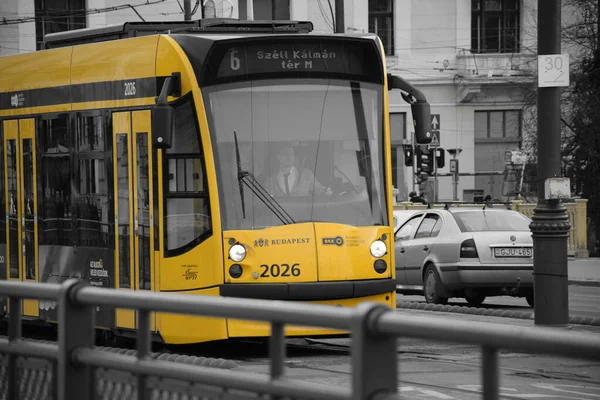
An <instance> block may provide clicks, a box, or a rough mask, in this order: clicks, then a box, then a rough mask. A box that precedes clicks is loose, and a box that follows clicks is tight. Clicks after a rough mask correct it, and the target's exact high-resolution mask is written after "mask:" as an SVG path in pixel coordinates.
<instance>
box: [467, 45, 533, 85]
mask: <svg viewBox="0 0 600 400" xmlns="http://www.w3.org/2000/svg"><path fill="white" fill-rule="evenodd" d="M456 61H457V70H458V71H457V72H458V73H459V74H460V75H462V76H463V77H464V78H467V79H468V78H477V77H480V78H494V77H524V78H525V77H532V76H534V75H535V72H536V70H537V65H536V64H537V57H536V55H535V54H522V53H493V54H491V53H485V54H479V53H471V52H470V51H469V50H460V51H459V52H458V54H457V55H456Z"/></svg>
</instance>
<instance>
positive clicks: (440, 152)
mask: <svg viewBox="0 0 600 400" xmlns="http://www.w3.org/2000/svg"><path fill="white" fill-rule="evenodd" d="M435 161H436V164H437V167H438V168H444V165H446V151H445V150H444V149H442V148H441V147H438V148H437V149H435Z"/></svg>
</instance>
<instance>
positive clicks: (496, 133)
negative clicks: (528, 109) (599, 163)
mask: <svg viewBox="0 0 600 400" xmlns="http://www.w3.org/2000/svg"><path fill="white" fill-rule="evenodd" d="M475 139H513V140H516V141H519V140H520V139H521V111H519V110H504V111H475Z"/></svg>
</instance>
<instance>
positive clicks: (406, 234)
mask: <svg viewBox="0 0 600 400" xmlns="http://www.w3.org/2000/svg"><path fill="white" fill-rule="evenodd" d="M421 217H422V215H417V216H415V217H412V218H411V219H409V220H408V221H406V223H405V224H404V225H402V227H401V228H400V229H399V230H398V233H396V241H399V240H408V239H410V238H411V236H412V233H413V232H414V231H415V228H416V227H417V226H418V224H419V221H420V220H421Z"/></svg>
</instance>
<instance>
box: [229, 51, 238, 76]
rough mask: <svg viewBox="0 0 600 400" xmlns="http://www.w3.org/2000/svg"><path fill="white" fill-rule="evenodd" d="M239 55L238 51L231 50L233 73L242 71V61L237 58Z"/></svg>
mask: <svg viewBox="0 0 600 400" xmlns="http://www.w3.org/2000/svg"><path fill="white" fill-rule="evenodd" d="M237 53H239V51H238V50H231V59H230V65H231V69H232V70H233V71H237V70H238V69H240V59H239V58H238V57H236V54H237Z"/></svg>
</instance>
